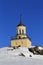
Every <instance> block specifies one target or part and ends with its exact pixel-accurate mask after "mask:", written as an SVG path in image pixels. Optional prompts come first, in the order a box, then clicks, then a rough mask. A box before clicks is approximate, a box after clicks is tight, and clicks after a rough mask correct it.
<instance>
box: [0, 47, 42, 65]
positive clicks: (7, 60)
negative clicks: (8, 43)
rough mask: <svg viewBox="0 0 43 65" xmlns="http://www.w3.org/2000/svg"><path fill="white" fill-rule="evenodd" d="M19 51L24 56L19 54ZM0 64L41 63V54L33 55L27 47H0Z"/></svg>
mask: <svg viewBox="0 0 43 65" xmlns="http://www.w3.org/2000/svg"><path fill="white" fill-rule="evenodd" d="M20 53H23V54H24V55H25V57H23V56H19V54H20ZM30 55H32V57H30ZM0 65H43V55H33V54H32V53H31V52H30V51H29V50H28V48H27V47H20V48H17V49H13V48H10V47H5V48H0Z"/></svg>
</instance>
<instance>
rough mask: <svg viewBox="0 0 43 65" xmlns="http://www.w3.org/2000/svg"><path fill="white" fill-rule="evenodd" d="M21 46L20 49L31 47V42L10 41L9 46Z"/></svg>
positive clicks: (25, 40) (23, 40) (26, 40)
mask: <svg viewBox="0 0 43 65" xmlns="http://www.w3.org/2000/svg"><path fill="white" fill-rule="evenodd" d="M19 45H20V46H21V47H29V46H31V41H30V40H29V39H19V40H11V46H12V47H14V46H19Z"/></svg>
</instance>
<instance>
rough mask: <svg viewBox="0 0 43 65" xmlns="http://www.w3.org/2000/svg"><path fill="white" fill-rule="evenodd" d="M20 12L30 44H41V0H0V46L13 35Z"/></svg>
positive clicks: (42, 27)
mask: <svg viewBox="0 0 43 65" xmlns="http://www.w3.org/2000/svg"><path fill="white" fill-rule="evenodd" d="M20 14H22V22H23V24H25V25H26V28H27V34H28V36H30V38H31V40H32V45H41V46H43V0H0V47H5V46H9V45H10V39H11V37H15V35H16V26H17V25H18V24H19V22H20Z"/></svg>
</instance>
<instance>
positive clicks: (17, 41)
mask: <svg viewBox="0 0 43 65" xmlns="http://www.w3.org/2000/svg"><path fill="white" fill-rule="evenodd" d="M31 44H32V42H31V39H30V37H28V36H27V34H26V26H25V25H24V24H22V19H21V18H20V23H19V25H17V28H16V36H15V38H12V39H11V47H17V46H20V47H29V46H31Z"/></svg>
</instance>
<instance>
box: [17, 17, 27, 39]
mask: <svg viewBox="0 0 43 65" xmlns="http://www.w3.org/2000/svg"><path fill="white" fill-rule="evenodd" d="M16 31H17V36H16V38H18V39H20V38H26V37H27V36H26V26H25V25H23V24H22V19H21V17H20V23H19V25H18V26H17V29H16Z"/></svg>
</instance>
